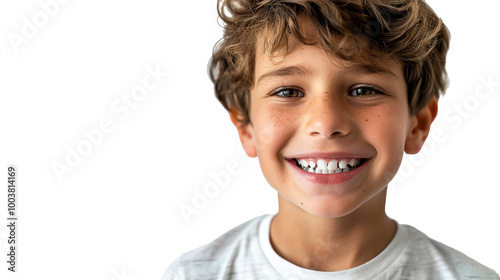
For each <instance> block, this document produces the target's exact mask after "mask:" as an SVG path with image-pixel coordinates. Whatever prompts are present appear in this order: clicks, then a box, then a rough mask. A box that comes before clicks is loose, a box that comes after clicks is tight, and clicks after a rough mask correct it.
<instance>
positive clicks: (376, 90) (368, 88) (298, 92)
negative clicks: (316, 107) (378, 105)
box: [269, 86, 386, 99]
mask: <svg viewBox="0 0 500 280" xmlns="http://www.w3.org/2000/svg"><path fill="white" fill-rule="evenodd" d="M360 90H361V91H363V92H360ZM285 91H286V92H293V93H295V94H296V95H295V96H280V95H279V94H280V93H283V92H285ZM354 91H357V93H356V95H352V93H353V92H354ZM367 91H371V92H372V93H371V94H366V92H367ZM269 95H270V96H277V97H279V98H283V99H291V98H296V97H299V98H301V97H304V95H305V94H304V93H303V92H302V91H301V90H300V89H297V88H294V87H285V86H282V87H279V88H276V89H274V90H272V91H271V93H270V94H269ZM298 95H301V96H298ZM348 95H349V96H352V97H361V96H370V95H386V93H385V92H384V91H382V90H381V89H379V88H377V87H374V86H359V87H357V88H353V89H350V90H349V92H348Z"/></svg>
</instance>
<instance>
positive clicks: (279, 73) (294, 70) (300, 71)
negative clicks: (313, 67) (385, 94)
mask: <svg viewBox="0 0 500 280" xmlns="http://www.w3.org/2000/svg"><path fill="white" fill-rule="evenodd" d="M345 69H347V71H351V72H356V73H360V74H368V75H373V74H376V75H381V76H385V77H386V78H389V79H397V78H398V77H397V76H396V74H394V73H393V72H392V71H391V70H389V69H387V68H384V67H380V66H377V65H373V64H365V63H354V64H353V65H351V66H347V67H346V68H345ZM308 73H309V71H307V69H305V68H304V67H302V66H298V65H294V66H287V67H283V68H279V69H276V70H271V71H268V72H266V73H264V74H262V75H261V76H260V77H259V79H258V81H257V84H259V83H260V82H261V81H262V80H264V79H267V78H270V77H285V76H306V75H307V74H308Z"/></svg>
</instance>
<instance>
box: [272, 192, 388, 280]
mask: <svg viewBox="0 0 500 280" xmlns="http://www.w3.org/2000/svg"><path fill="white" fill-rule="evenodd" d="M385 196H386V191H385V190H384V191H382V192H381V193H379V194H378V195H377V197H374V198H373V199H371V201H370V202H367V203H366V204H365V205H363V206H361V207H360V208H358V209H357V210H355V211H354V212H352V213H350V214H348V215H346V216H343V217H339V218H321V217H316V216H313V215H311V214H309V213H307V212H306V211H304V210H303V209H301V208H300V207H298V206H297V205H295V204H293V203H291V202H290V201H289V200H287V199H286V198H283V197H282V196H281V195H278V197H279V211H278V214H277V215H276V217H275V218H274V219H273V221H272V222H271V229H270V239H271V244H272V246H273V248H274V250H275V251H276V253H278V255H280V256H281V257H282V258H284V259H286V260H288V261H289V262H291V263H293V264H295V265H298V266H300V267H303V268H307V269H313V270H319V271H340V270H346V269H350V268H353V267H356V266H359V265H362V264H364V263H366V262H368V261H369V260H371V259H373V258H374V257H376V256H377V255H378V254H379V253H380V252H382V251H383V250H384V248H385V247H387V245H388V244H389V243H390V242H391V240H392V238H393V237H394V234H395V233H396V224H395V223H394V222H393V221H392V220H391V219H389V218H388V217H387V215H386V213H385ZM367 204H368V205H367ZM372 205H373V206H374V207H372Z"/></svg>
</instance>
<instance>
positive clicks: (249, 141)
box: [229, 107, 257, 157]
mask: <svg viewBox="0 0 500 280" xmlns="http://www.w3.org/2000/svg"><path fill="white" fill-rule="evenodd" d="M229 116H230V117H231V122H232V123H233V124H234V126H236V129H238V135H239V136H240V142H241V145H242V146H243V149H244V150H245V153H246V154H247V155H248V156H249V157H256V156H257V149H256V147H255V134H254V130H253V126H252V124H251V123H248V124H245V125H243V124H242V123H241V122H240V121H239V120H238V119H239V118H238V117H239V116H241V114H240V112H239V111H238V110H237V109H236V108H235V107H231V111H230V112H229Z"/></svg>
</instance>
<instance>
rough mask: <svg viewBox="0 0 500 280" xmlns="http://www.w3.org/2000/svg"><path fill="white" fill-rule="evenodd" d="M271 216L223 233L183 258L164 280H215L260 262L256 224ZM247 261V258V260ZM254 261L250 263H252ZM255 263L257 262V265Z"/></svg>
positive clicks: (171, 267) (174, 264)
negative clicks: (236, 267)
mask: <svg viewBox="0 0 500 280" xmlns="http://www.w3.org/2000/svg"><path fill="white" fill-rule="evenodd" d="M269 216H271V215H263V216H259V217H256V218H254V219H251V220H249V221H247V222H245V223H243V224H241V225H239V226H237V227H235V228H233V229H231V230H229V231H228V232H226V233H224V234H223V235H221V236H220V237H218V238H217V239H215V240H213V241H212V242H210V243H208V244H206V245H204V246H202V247H199V248H197V249H194V250H192V251H189V252H187V253H184V254H182V255H181V256H180V257H179V258H177V259H176V260H175V261H174V262H173V263H172V264H171V265H170V266H169V267H168V268H167V271H166V272H165V274H164V276H163V278H162V280H167V279H193V278H195V279H217V278H219V276H220V274H221V273H229V272H228V270H234V269H235V268H234V267H235V266H241V265H245V264H244V263H242V262H249V261H254V262H255V260H259V259H261V260H262V258H259V257H260V255H262V253H261V251H260V245H259V240H258V230H259V224H260V223H261V222H262V220H263V219H265V218H268V217H269ZM249 257H250V258H249ZM252 259H253V260H252ZM257 262H258V261H257Z"/></svg>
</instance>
